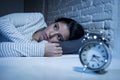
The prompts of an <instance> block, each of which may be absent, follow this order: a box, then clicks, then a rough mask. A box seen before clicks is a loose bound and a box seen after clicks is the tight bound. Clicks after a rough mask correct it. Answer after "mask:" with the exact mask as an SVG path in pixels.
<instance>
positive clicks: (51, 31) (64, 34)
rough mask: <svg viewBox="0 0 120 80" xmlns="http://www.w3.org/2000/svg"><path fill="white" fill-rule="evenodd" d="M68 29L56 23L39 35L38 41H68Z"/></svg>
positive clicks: (60, 23) (64, 25)
mask: <svg viewBox="0 0 120 80" xmlns="http://www.w3.org/2000/svg"><path fill="white" fill-rule="evenodd" d="M69 35H70V32H69V29H68V27H67V25H66V24H64V23H62V22H56V23H53V24H51V25H50V26H48V27H47V28H46V29H44V30H43V31H42V32H41V33H40V34H39V40H40V41H42V40H47V41H48V42H60V41H65V40H68V39H69Z"/></svg>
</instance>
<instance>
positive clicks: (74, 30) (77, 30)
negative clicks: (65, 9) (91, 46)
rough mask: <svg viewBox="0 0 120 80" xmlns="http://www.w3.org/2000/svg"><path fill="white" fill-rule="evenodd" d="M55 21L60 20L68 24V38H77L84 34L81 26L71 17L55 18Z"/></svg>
mask: <svg viewBox="0 0 120 80" xmlns="http://www.w3.org/2000/svg"><path fill="white" fill-rule="evenodd" d="M55 22H62V23H65V24H66V25H67V26H68V28H69V30H70V36H69V40H75V39H79V38H81V37H83V35H84V29H83V26H82V25H80V24H79V23H78V22H76V21H75V20H73V19H70V18H64V17H62V18H58V19H56V20H55Z"/></svg>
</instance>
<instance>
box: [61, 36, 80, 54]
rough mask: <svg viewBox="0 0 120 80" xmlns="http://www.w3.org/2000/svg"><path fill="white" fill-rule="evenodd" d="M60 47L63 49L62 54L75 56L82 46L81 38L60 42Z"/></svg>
mask: <svg viewBox="0 0 120 80" xmlns="http://www.w3.org/2000/svg"><path fill="white" fill-rule="evenodd" d="M60 46H61V47H62V49H63V54H76V53H78V51H79V48H80V47H81V46H82V38H80V39H78V40H71V41H64V42H60Z"/></svg>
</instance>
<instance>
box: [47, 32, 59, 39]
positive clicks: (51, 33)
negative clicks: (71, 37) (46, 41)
mask: <svg viewBox="0 0 120 80" xmlns="http://www.w3.org/2000/svg"><path fill="white" fill-rule="evenodd" d="M57 34H59V32H57V31H53V32H50V33H49V37H50V38H51V37H53V36H55V35H57Z"/></svg>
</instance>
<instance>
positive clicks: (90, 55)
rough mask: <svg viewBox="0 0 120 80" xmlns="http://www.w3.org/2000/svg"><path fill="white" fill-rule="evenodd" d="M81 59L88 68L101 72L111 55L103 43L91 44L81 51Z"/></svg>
mask: <svg viewBox="0 0 120 80" xmlns="http://www.w3.org/2000/svg"><path fill="white" fill-rule="evenodd" d="M79 57H80V60H81V62H82V64H83V65H84V66H86V67H87V68H89V69H92V70H99V69H101V68H103V67H104V66H105V65H106V63H107V62H108V57H109V55H108V51H107V48H106V46H105V45H104V44H103V43H100V42H89V43H88V44H86V45H85V46H84V47H83V48H82V49H81V50H80V54H79Z"/></svg>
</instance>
